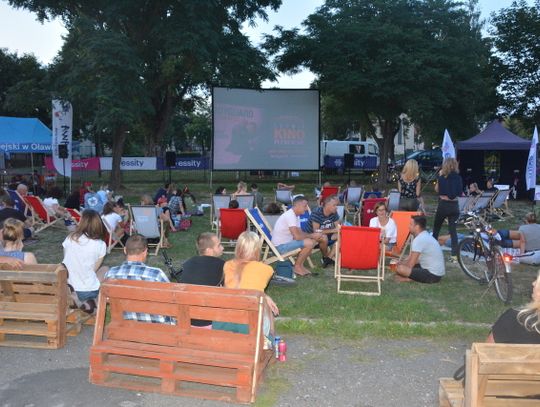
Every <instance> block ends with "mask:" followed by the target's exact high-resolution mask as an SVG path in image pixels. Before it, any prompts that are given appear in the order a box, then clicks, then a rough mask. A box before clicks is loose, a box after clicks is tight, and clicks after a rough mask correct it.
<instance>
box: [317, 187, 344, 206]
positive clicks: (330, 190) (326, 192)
mask: <svg viewBox="0 0 540 407" xmlns="http://www.w3.org/2000/svg"><path fill="white" fill-rule="evenodd" d="M337 194H339V187H323V188H322V189H321V196H320V197H319V202H320V203H321V205H322V203H323V202H324V200H325V199H326V198H327V197H329V196H330V195H337Z"/></svg>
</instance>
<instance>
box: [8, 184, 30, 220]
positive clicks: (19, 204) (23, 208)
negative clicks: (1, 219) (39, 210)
mask: <svg viewBox="0 0 540 407" xmlns="http://www.w3.org/2000/svg"><path fill="white" fill-rule="evenodd" d="M6 191H7V193H8V194H9V197H10V198H11V200H12V201H13V203H14V204H15V206H14V208H15V209H17V210H18V211H19V212H22V213H23V214H24V216H31V215H32V212H31V211H30V207H29V206H28V205H27V204H26V202H25V201H24V198H23V197H22V196H21V195H20V194H19V193H18V192H17V191H15V190H13V189H6Z"/></svg>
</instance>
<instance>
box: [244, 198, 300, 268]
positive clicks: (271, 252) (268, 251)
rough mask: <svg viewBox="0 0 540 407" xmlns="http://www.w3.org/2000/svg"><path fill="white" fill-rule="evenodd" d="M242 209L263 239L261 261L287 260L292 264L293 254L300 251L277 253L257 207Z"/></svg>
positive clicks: (264, 220)
mask: <svg viewBox="0 0 540 407" xmlns="http://www.w3.org/2000/svg"><path fill="white" fill-rule="evenodd" d="M244 211H245V213H246V215H247V218H248V220H249V222H250V223H251V224H252V225H253V227H255V230H256V231H257V233H258V234H259V235H260V236H261V237H262V238H263V240H264V243H265V246H264V248H263V255H262V262H263V263H266V264H272V263H275V262H276V261H285V260H289V261H290V262H291V263H293V264H294V256H295V255H297V254H298V253H300V249H296V250H292V251H290V252H287V253H283V254H281V253H279V252H278V250H277V248H276V246H274V244H273V243H272V229H271V228H270V225H269V224H268V222H267V221H266V219H265V218H264V215H263V214H262V212H261V211H260V210H259V208H246V209H244Z"/></svg>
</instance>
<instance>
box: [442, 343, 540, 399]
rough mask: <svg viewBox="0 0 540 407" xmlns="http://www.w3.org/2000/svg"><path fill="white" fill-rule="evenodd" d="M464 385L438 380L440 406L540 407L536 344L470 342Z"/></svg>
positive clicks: (539, 351) (539, 349)
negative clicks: (471, 343)
mask: <svg viewBox="0 0 540 407" xmlns="http://www.w3.org/2000/svg"><path fill="white" fill-rule="evenodd" d="M465 359H466V363H465V383H463V382H462V381H459V382H457V381H454V380H453V379H440V386H439V405H440V406H441V407H456V406H459V407H461V406H465V407H479V406H486V407H489V406H494V407H497V406H512V407H513V406H540V345H521V344H520V345H518V344H501V343H498V344H496V343H473V345H472V347H471V350H468V351H467V353H466V357H465Z"/></svg>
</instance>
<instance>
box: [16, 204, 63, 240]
mask: <svg viewBox="0 0 540 407" xmlns="http://www.w3.org/2000/svg"><path fill="white" fill-rule="evenodd" d="M24 201H25V202H26V204H27V205H28V207H29V208H30V210H31V211H32V218H33V220H34V232H35V233H38V232H41V231H42V230H44V229H46V228H48V227H49V226H60V225H61V226H62V227H64V219H63V218H57V217H55V216H53V215H50V214H49V211H47V208H46V207H45V205H43V201H42V200H41V198H40V197H39V196H33V195H27V196H25V197H24Z"/></svg>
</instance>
